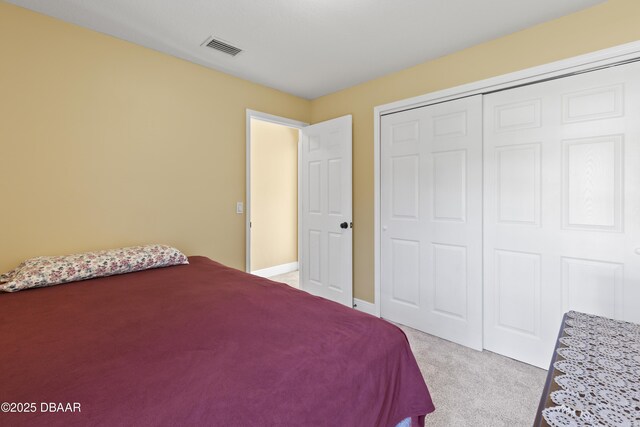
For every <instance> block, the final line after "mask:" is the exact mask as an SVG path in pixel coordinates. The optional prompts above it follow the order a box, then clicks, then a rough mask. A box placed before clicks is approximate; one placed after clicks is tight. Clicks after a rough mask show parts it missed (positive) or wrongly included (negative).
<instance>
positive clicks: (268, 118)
mask: <svg viewBox="0 0 640 427" xmlns="http://www.w3.org/2000/svg"><path fill="white" fill-rule="evenodd" d="M251 119H256V120H262V121H264V122H269V123H275V124H278V125H283V126H288V127H290V128H294V129H302V128H303V127H305V126H308V125H309V123H305V122H300V121H297V120H292V119H287V118H286V117H280V116H274V115H273V114H267V113H262V112H260V111H255V110H250V109H248V108H247V112H246V123H245V126H246V129H245V135H246V151H247V152H246V163H245V168H246V171H245V173H246V183H245V188H246V192H245V203H244V207H245V209H244V215H245V266H244V270H245V271H247V272H250V271H251ZM298 153H300V133H299V132H298ZM299 169H300V156H298V170H299ZM298 184H300V177H298ZM299 220H300V186H299V185H298V231H300V221H299ZM299 235H300V233H298V236H299ZM296 268H297V267H296Z"/></svg>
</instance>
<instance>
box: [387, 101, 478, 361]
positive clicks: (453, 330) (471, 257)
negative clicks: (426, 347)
mask: <svg viewBox="0 0 640 427" xmlns="http://www.w3.org/2000/svg"><path fill="white" fill-rule="evenodd" d="M380 154H381V157H380V159H381V202H380V215H381V216H380V218H381V227H382V230H381V233H380V235H381V239H380V243H381V248H380V251H381V281H380V285H381V286H380V290H381V304H382V305H381V313H382V317H384V318H387V319H389V320H393V321H395V322H399V323H402V324H405V325H408V326H411V327H413V328H416V329H419V330H421V331H424V332H427V333H430V334H433V335H437V336H439V337H442V338H445V339H448V340H451V341H454V342H457V343H459V344H463V345H466V346H469V347H472V348H475V349H477V350H481V349H482V96H473V97H468V98H463V99H458V100H454V101H450V102H445V103H442V104H436V105H431V106H427V107H422V108H416V109H413V110H408V111H403V112H399V113H394V114H390V115H386V116H384V117H382V120H381V152H380Z"/></svg>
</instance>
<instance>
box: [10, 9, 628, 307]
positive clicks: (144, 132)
mask: <svg viewBox="0 0 640 427" xmlns="http://www.w3.org/2000/svg"><path fill="white" fill-rule="evenodd" d="M639 16H640V1H638V0H609V1H608V2H606V3H604V4H601V5H598V6H595V7H593V8H590V9H587V10H585V11H582V12H579V13H576V14H573V15H569V16H566V17H563V18H560V19H557V20H554V21H551V22H548V23H545V24H542V25H538V26H536V27H532V28H530V29H527V30H524V31H521V32H518V33H514V34H512V35H509V36H506V37H503V38H500V39H497V40H494V41H491V42H488V43H484V44H481V45H478V46H475V47H472V48H469V49H466V50H463V51H460V52H457V53H455V54H452V55H449V56H446V57H442V58H439V59H437V60H434V61H430V62H427V63H424V64H421V65H418V66H415V67H412V68H409V69H406V70H403V71H400V72H397V73H393V74H390V75H387V76H385V77H382V78H379V79H376V80H373V81H370V82H367V83H363V84H361V85H358V86H355V87H353V88H350V89H346V90H343V91H341V92H337V93H335V94H332V95H327V96H325V97H321V98H318V99H316V100H314V101H312V102H309V101H306V100H302V99H299V98H296V97H293V96H289V95H286V94H283V93H281V92H277V91H275V90H271V89H268V88H265V87H263V86H260V85H256V84H252V83H249V82H246V81H243V80H241V79H237V78H234V77H230V76H228V75H225V74H223V73H219V72H216V71H212V70H209V69H206V68H203V67H200V66H197V65H194V64H191V63H188V62H186V61H182V60H179V59H175V58H172V57H170V56H167V55H164V54H161V53H158V52H155V51H152V50H149V49H145V48H142V47H139V46H136V45H133V44H130V43H127V42H124V41H120V40H117V39H114V38H111V37H108V36H105V35H102V34H99V33H96V32H92V31H89V30H85V29H82V28H79V27H76V26H73V25H70V24H66V23H63V22H61V21H58V20H55V19H52V18H48V17H45V16H43V15H39V14H35V13H33V12H29V11H26V10H24V9H21V8H18V7H15V6H11V5H8V4H6V3H3V2H0V64H1V65H0V197H2V199H1V200H2V206H1V207H0V212H1V213H0V271H3V270H6V269H8V268H11V267H13V266H14V265H15V264H16V263H17V262H18V261H19V260H21V259H24V258H26V257H29V256H35V255H41V254H54V253H55V254H57V253H63V252H73V251H80V250H87V249H96V248H106V247H112V246H121V245H128V244H136V243H143V242H150V241H154V242H156V241H157V242H166V243H170V244H174V245H176V246H178V247H180V248H181V249H183V250H184V251H185V252H187V253H188V254H203V255H207V256H210V257H212V258H214V259H217V260H219V261H221V262H223V263H227V264H229V265H231V266H235V267H238V268H244V259H245V256H244V217H243V216H242V215H236V214H235V202H237V201H242V200H244V188H245V170H244V159H245V144H244V129H245V123H244V120H245V115H244V114H245V111H244V110H245V108H251V109H255V110H259V111H264V112H268V113H271V114H276V115H280V116H285V117H289V118H292V119H297V120H301V121H306V122H313V123H316V122H319V121H322V120H325V119H329V118H333V117H338V116H341V115H344V114H352V115H353V118H354V128H353V129H354V135H353V136H354V152H353V155H354V194H353V195H354V287H355V289H354V295H355V297H356V298H361V299H364V300H367V301H373V107H374V106H376V105H380V104H384V103H388V102H391V101H395V100H399V99H403V98H407V97H412V96H416V95H420V94H424V93H428V92H432V91H436V90H440V89H444V88H447V87H452V86H457V85H460V84H463V83H468V82H471V81H475V80H480V79H484V78H488V77H491V76H495V75H500V74H504V73H508V72H511V71H515V70H519V69H523V68H527V67H531V66H534V65H539V64H543V63H547V62H551V61H555V60H559V59H563V58H567V57H571V56H575V55H579V54H583V53H587V52H590V51H594V50H598V49H603V48H607V47H610V46H614V45H617V44H622V43H626V42H630V41H634V40H638V39H640V25H638V23H637V19H638V17H639Z"/></svg>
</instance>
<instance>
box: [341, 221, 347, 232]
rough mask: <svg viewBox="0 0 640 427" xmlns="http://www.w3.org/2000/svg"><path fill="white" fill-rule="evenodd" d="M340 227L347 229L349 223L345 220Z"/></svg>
mask: <svg viewBox="0 0 640 427" xmlns="http://www.w3.org/2000/svg"><path fill="white" fill-rule="evenodd" d="M340 228H342V229H345V230H346V229H347V228H349V223H348V222H346V221H345V222H343V223H342V224H340Z"/></svg>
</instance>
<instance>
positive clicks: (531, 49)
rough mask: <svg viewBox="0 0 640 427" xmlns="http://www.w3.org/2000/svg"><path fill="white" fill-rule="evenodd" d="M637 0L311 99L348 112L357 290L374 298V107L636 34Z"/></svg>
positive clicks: (326, 113)
mask: <svg viewBox="0 0 640 427" xmlns="http://www.w3.org/2000/svg"><path fill="white" fill-rule="evenodd" d="M638 18H640V1H638V0H609V1H608V2H606V3H604V4H601V5H599V6H595V7H592V8H590V9H587V10H584V11H582V12H579V13H575V14H573V15H568V16H565V17H563V18H560V19H557V20H554V21H550V22H548V23H545V24H542V25H538V26H536V27H532V28H530V29H527V30H524V31H520V32H517V33H514V34H512V35H509V36H506V37H502V38H500V39H496V40H494V41H490V42H488V43H484V44H480V45H477V46H475V47H472V48H469V49H466V50H463V51H460V52H457V53H454V54H452V55H449V56H445V57H442V58H439V59H436V60H434V61H430V62H426V63H424V64H421V65H418V66H415V67H412V68H408V69H406V70H403V71H400V72H397V73H393V74H390V75H387V76H384V77H382V78H379V79H376V80H372V81H369V82H366V83H363V84H360V85H358V86H354V87H352V88H349V89H345V90H343V91H340V92H337V93H334V94H332V95H327V96H324V97H321V98H318V99H315V100H314V101H313V102H312V106H311V107H312V113H311V114H312V115H311V119H312V123H317V122H320V121H323V120H326V119H330V118H333V117H338V116H342V115H345V114H352V115H353V138H354V139H353V159H354V160H353V178H354V179H353V185H354V190H353V197H354V199H353V201H354V296H355V297H356V298H360V299H363V300H366V301H370V302H372V301H373V300H374V287H373V108H374V107H375V106H377V105H381V104H386V103H389V102H392V101H396V100H400V99H404V98H409V97H413V96H418V95H422V94H425V93H429V92H434V91H437V90H441V89H445V88H449V87H453V86H458V85H461V84H464V83H469V82H473V81H477V80H482V79H485V78H489V77H492V76H497V75H501V74H505V73H509V72H512V71H516V70H521V69H525V68H529V67H532V66H535V65H541V64H544V63H548V62H552V61H556V60H560V59H564V58H568V57H572V56H576V55H580V54H584V53H587V52H591V51H595V50H599V49H604V48H607V47H611V46H615V45H618V44H622V43H627V42H631V41H635V40H638V39H640V25H639V24H638Z"/></svg>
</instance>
